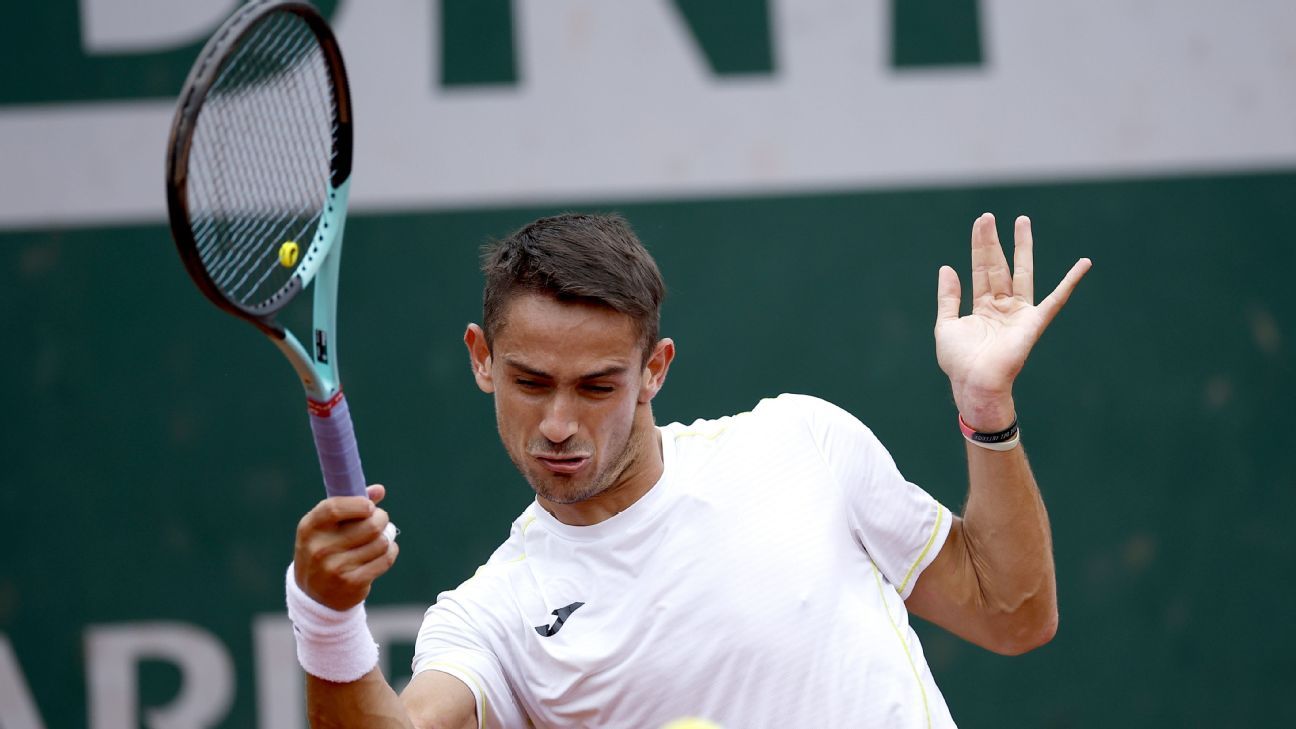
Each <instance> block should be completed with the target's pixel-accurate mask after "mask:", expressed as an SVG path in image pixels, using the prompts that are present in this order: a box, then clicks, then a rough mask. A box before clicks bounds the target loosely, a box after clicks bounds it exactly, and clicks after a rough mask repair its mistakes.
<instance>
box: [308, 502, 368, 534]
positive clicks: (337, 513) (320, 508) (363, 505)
mask: <svg viewBox="0 0 1296 729" xmlns="http://www.w3.org/2000/svg"><path fill="white" fill-rule="evenodd" d="M374 508H375V507H374V503H373V502H372V501H370V500H369V498H368V497H366V496H332V497H329V498H327V499H324V500H323V501H321V502H319V503H318V504H316V505H315V508H313V509H311V510H310V511H308V512H306V516H304V517H302V524H301V525H302V526H309V527H322V526H328V525H330V524H339V523H341V522H344V521H351V520H352V519H365V518H368V516H369V515H370V514H372V513H373V511H374Z"/></svg>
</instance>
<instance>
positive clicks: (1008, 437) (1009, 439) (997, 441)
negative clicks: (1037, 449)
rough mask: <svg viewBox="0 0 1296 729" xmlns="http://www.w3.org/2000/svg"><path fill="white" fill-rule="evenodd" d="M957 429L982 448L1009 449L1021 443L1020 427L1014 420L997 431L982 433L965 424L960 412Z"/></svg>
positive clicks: (993, 449) (970, 441)
mask: <svg viewBox="0 0 1296 729" xmlns="http://www.w3.org/2000/svg"><path fill="white" fill-rule="evenodd" d="M958 422H959V430H961V431H963V437H964V438H967V441H968V442H969V443H971V444H972V445H977V446H981V447H982V448H985V449H988V450H992V451H1010V450H1012V449H1014V448H1016V447H1017V444H1018V443H1021V429H1020V428H1018V427H1017V421H1016V420H1014V421H1013V422H1012V425H1010V426H1008V427H1007V428H1005V429H1003V430H1001V431H999V432H998V433H982V432H980V431H977V430H973V429H972V426H970V425H968V424H967V421H965V420H964V419H963V415H962V413H960V414H959V418H958Z"/></svg>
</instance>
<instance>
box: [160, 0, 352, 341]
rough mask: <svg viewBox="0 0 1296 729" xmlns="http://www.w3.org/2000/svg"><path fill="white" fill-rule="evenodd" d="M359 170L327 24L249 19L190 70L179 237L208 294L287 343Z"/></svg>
mask: <svg viewBox="0 0 1296 729" xmlns="http://www.w3.org/2000/svg"><path fill="white" fill-rule="evenodd" d="M351 161H352V127H351V93H350V87H349V85H348V83H347V77H346V68H345V66H344V64H343V61H342V53H341V50H340V49H339V47H338V43H337V39H336V38H335V37H334V35H333V32H332V30H331V29H330V28H329V26H328V23H327V22H326V21H325V20H324V18H323V17H322V16H320V14H319V13H318V12H317V11H316V10H315V8H313V7H312V6H311V5H309V4H307V3H303V2H285V1H283V0H254V1H253V2H250V3H248V4H246V5H244V6H242V7H240V8H239V9H238V10H237V11H236V12H235V13H234V15H232V16H231V17H230V18H229V19H228V20H226V21H225V23H224V24H223V25H222V26H221V27H220V28H219V29H218V30H217V31H216V33H215V34H214V35H213V36H212V38H211V39H210V40H209V41H208V42H207V45H206V46H205V47H204V48H203V50H202V52H201V53H200V54H199V56H198V59H197V60H196V61H195V62H194V65H193V68H192V69H191V70H190V72H189V77H188V78H187V80H186V81H185V85H184V88H183V89H182V91H181V93H180V97H179V101H178V103H177V105H176V112H175V118H174V120H173V122H172V125H171V134H170V139H169V142H168V151H167V170H166V194H167V209H168V214H169V218H170V225H171V234H172V238H173V240H174V241H175V244H176V248H177V250H178V252H179V254H180V258H181V260H182V261H183V262H184V265H185V269H186V271H187V272H188V273H189V275H190V277H191V278H192V279H193V281H194V283H195V284H196V285H197V286H198V288H199V290H200V291H202V293H203V294H204V295H205V296H206V297H207V298H208V299H210V300H211V301H212V302H213V303H214V304H216V305H217V306H218V307H220V308H221V309H223V310H225V311H227V312H229V313H231V314H233V315H235V316H237V317H239V318H241V319H245V320H247V321H249V322H251V323H252V324H254V325H255V326H257V328H259V329H261V330H262V331H263V332H265V333H266V334H268V335H271V336H272V337H275V338H277V339H283V337H284V330H283V328H282V326H280V325H279V324H278V323H277V322H276V321H275V319H274V314H275V313H276V312H277V311H279V310H280V309H281V308H283V307H284V306H285V305H287V304H288V302H289V301H291V300H292V299H293V298H294V297H295V296H296V295H297V294H298V293H299V292H300V291H301V290H302V289H304V288H305V287H306V286H307V285H309V284H310V282H311V280H312V279H313V278H314V276H315V274H316V273H317V272H318V271H319V270H320V267H321V266H323V265H324V263H325V261H326V259H327V258H328V254H329V252H330V250H331V249H332V248H333V247H334V245H335V244H336V245H340V237H341V229H342V225H341V223H342V219H343V218H344V216H345V199H346V190H347V187H348V184H347V183H348V182H349V179H350V175H351ZM290 245H291V248H290V247H289V246H290Z"/></svg>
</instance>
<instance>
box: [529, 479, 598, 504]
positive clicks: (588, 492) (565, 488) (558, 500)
mask: <svg viewBox="0 0 1296 729" xmlns="http://www.w3.org/2000/svg"><path fill="white" fill-rule="evenodd" d="M528 480H529V481H530V482H531V489H532V490H534V491H535V493H536V496H539V497H540V498H542V499H544V500H545V501H548V502H550V503H553V504H561V505H563V506H566V505H568V504H579V503H580V502H582V501H587V500H589V499H590V498H592V497H594V496H597V495H598V491H599V490H598V489H596V488H593V487H591V485H590V484H589V483H588V482H580V481H570V480H563V481H562V482H561V483H554V481H555V479H554V478H553V477H552V476H550V475H549V474H545V478H543V479H541V478H536V477H532V478H530V479H528Z"/></svg>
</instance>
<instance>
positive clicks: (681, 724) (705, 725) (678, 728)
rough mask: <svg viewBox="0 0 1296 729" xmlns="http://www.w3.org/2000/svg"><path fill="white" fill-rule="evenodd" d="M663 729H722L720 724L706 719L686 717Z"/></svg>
mask: <svg viewBox="0 0 1296 729" xmlns="http://www.w3.org/2000/svg"><path fill="white" fill-rule="evenodd" d="M661 729H721V726H720V725H719V724H716V723H715V722H712V721H707V720H706V719H699V718H697V717H695V716H686V717H684V718H682V719H676V720H675V721H672V722H670V723H669V724H667V725H665V726H663V727H662V728H661Z"/></svg>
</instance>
